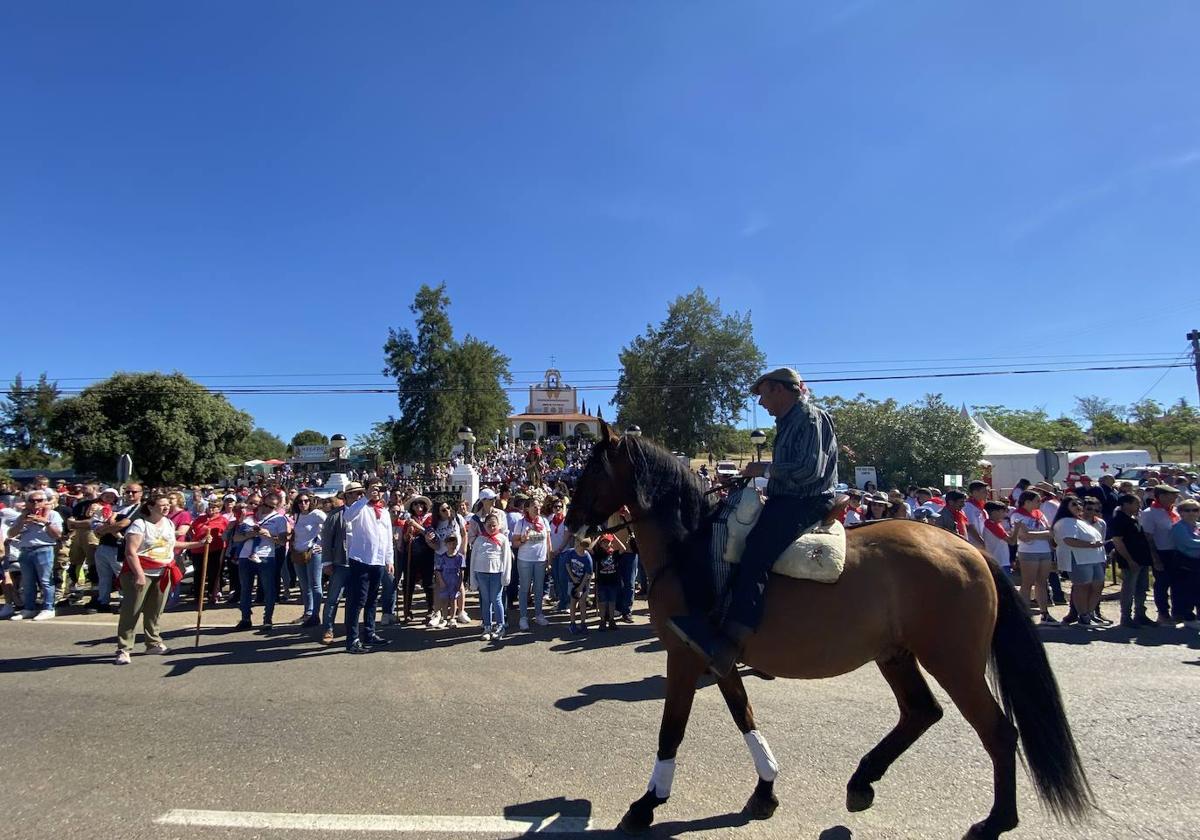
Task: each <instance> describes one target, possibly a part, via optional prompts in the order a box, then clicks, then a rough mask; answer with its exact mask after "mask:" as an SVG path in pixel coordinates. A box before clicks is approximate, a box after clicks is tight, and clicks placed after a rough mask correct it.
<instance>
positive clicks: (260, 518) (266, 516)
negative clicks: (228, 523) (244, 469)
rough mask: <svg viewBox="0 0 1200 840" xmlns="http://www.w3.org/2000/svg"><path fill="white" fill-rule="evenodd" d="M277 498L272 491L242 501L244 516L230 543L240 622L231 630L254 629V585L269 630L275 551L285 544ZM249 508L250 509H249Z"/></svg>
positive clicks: (283, 518)
mask: <svg viewBox="0 0 1200 840" xmlns="http://www.w3.org/2000/svg"><path fill="white" fill-rule="evenodd" d="M279 501H280V496H279V493H277V492H275V491H270V492H268V493H267V494H266V495H261V494H258V493H251V494H250V495H249V496H248V497H246V503H247V507H248V509H251V510H252V512H251V513H247V514H246V516H245V517H243V519H242V521H241V522H239V523H238V524H237V525H236V526H235V528H234V532H233V543H234V546H235V549H234V550H235V551H236V552H237V558H238V589H239V595H240V606H241V612H242V620H241V621H239V622H238V623H237V626H236V627H235V629H237V630H249V629H250V628H252V627H253V626H254V624H253V622H252V620H251V604H252V603H253V598H254V581H255V579H257V580H258V587H259V589H260V590H261V591H262V593H263V622H262V626H263V628H264V629H265V628H269V627H271V626H272V622H273V616H274V614H275V599H276V596H278V594H279V587H278V585H277V584H276V581H278V579H279V578H278V577H277V576H276V574H275V564H276V562H277V561H276V552H275V549H276V548H277V547H279V546H281V545H283V544H284V542H285V541H286V540H287V534H288V521H287V516H285V515H284V514H283V513H281V512H280V511H279V510H278V508H279ZM250 506H253V507H252V508H251V507H250Z"/></svg>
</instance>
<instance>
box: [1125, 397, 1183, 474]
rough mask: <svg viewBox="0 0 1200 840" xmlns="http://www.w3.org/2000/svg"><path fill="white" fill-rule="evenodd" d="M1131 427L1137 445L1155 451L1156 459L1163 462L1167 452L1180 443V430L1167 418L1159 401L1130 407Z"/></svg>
mask: <svg viewBox="0 0 1200 840" xmlns="http://www.w3.org/2000/svg"><path fill="white" fill-rule="evenodd" d="M1129 426H1130V430H1131V432H1132V436H1133V440H1134V442H1135V443H1140V444H1141V445H1142V446H1148V447H1150V448H1151V449H1153V450H1154V458H1155V460H1157V461H1162V460H1164V459H1165V458H1166V450H1167V447H1168V446H1171V445H1173V444H1175V443H1178V442H1179V433H1178V429H1177V428H1176V427H1175V426H1174V425H1173V424H1172V423H1171V422H1170V418H1169V417H1167V416H1165V414H1164V412H1163V408H1162V406H1161V405H1159V404H1158V401H1157V400H1152V399H1148V398H1147V399H1144V400H1142V401H1141V402H1137V403H1134V404H1133V405H1131V406H1130V407H1129Z"/></svg>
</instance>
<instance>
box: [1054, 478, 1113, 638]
mask: <svg viewBox="0 0 1200 840" xmlns="http://www.w3.org/2000/svg"><path fill="white" fill-rule="evenodd" d="M1053 531H1054V539H1055V541H1056V542H1057V543H1058V545H1059V546H1060V550H1059V553H1058V561H1059V565H1060V567H1061V566H1062V565H1064V564H1063V559H1064V558H1066V557H1069V558H1070V563H1071V613H1074V615H1072V614H1071V613H1068V615H1067V617H1066V618H1065V619H1064V620H1063V621H1064V623H1067V624H1070V623H1072V622H1073V621H1074V620H1076V616H1077V617H1078V621H1079V623H1080V624H1081V625H1083V626H1085V627H1086V626H1104V623H1105V622H1104V621H1102V620H1097V619H1096V618H1095V617H1094V615H1093V611H1094V610H1095V609H1096V605H1098V604H1099V603H1100V592H1101V591H1102V590H1103V589H1104V561H1105V556H1104V535H1103V534H1101V533H1100V531H1099V530H1097V529H1096V527H1095V524H1094V523H1092V522H1088V521H1087V512H1086V511H1085V510H1084V507H1083V501H1082V500H1081V499H1079V498H1078V497H1076V496H1066V497H1064V498H1063V500H1062V504H1060V505H1059V506H1058V514H1057V515H1056V516H1055V517H1054V527H1053Z"/></svg>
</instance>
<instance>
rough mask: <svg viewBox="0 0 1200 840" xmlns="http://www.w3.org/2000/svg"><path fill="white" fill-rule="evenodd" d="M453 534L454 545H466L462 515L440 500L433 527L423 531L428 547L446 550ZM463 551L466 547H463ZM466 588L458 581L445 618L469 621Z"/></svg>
mask: <svg viewBox="0 0 1200 840" xmlns="http://www.w3.org/2000/svg"><path fill="white" fill-rule="evenodd" d="M451 536H453V537H454V539H455V545H457V546H466V544H467V523H466V520H465V519H463V517H461V516H459V515H458V514H457V513H456V512H455V508H454V506H452V505H451V504H450V503H449V502H442V503H441V504H439V505H438V506H437V510H436V511H435V515H434V519H433V528H431V529H430V530H427V531H426V532H425V538H426V540H427V541H428V542H429V546H430V548H432V549H433V551H434V554H435V555H436V554H441V553H443V552H444V551H445V550H446V541H447V539H448V538H449V537H451ZM462 550H463V551H465V550H466V549H465V548H463V549H462ZM465 600H466V588H465V587H464V586H463V585H462V584H461V583H460V585H459V589H458V595H457V597H455V599H454V603H453V604H452V605H450V606H449V607H448V608H447V609H448V610H449V611H450V614H449V615H447V616H446V619H447V620H449V619H451V618H453V619H455V620H457V621H458V622H459V623H460V624H466V623H467V622H468V621H470V620H471V619H470V617H469V616H468V615H467V611H466V609H465V606H466V604H465Z"/></svg>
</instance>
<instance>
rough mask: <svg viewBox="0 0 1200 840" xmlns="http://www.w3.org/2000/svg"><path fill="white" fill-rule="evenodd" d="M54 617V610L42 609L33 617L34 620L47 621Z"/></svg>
mask: <svg viewBox="0 0 1200 840" xmlns="http://www.w3.org/2000/svg"><path fill="white" fill-rule="evenodd" d="M52 618H54V610H42V611H41V612H40V613H38V614H37V615H35V616H34V617H33V620H34V621H49V620H50V619H52Z"/></svg>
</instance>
